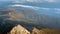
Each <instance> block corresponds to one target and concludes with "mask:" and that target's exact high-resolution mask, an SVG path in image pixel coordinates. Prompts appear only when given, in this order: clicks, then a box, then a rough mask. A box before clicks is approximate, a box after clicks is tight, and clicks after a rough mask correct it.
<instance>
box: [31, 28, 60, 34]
mask: <svg viewBox="0 0 60 34" xmlns="http://www.w3.org/2000/svg"><path fill="white" fill-rule="evenodd" d="M32 34H60V30H57V29H48V28H45V29H41V30H40V29H37V28H34V29H33V30H32Z"/></svg>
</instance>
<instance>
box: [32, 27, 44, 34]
mask: <svg viewBox="0 0 60 34" xmlns="http://www.w3.org/2000/svg"><path fill="white" fill-rule="evenodd" d="M32 34H45V33H44V31H42V30H39V29H37V28H34V29H33V30H32Z"/></svg>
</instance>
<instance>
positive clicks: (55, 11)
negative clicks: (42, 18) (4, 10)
mask: <svg viewBox="0 0 60 34" xmlns="http://www.w3.org/2000/svg"><path fill="white" fill-rule="evenodd" d="M0 1H14V2H26V1H27V2H33V3H34V2H36V3H47V4H43V5H42V4H41V5H42V7H41V6H40V7H38V6H37V7H33V6H25V5H24V7H28V8H29V7H30V8H31V7H32V9H36V10H37V12H38V13H45V14H47V13H48V14H50V15H58V16H60V0H0ZM49 3H51V4H49ZM53 3H54V4H53ZM16 6H17V5H16ZM19 6H23V5H19Z"/></svg>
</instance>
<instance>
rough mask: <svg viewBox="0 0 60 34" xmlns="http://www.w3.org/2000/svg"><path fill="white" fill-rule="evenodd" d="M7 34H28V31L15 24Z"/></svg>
mask: <svg viewBox="0 0 60 34" xmlns="http://www.w3.org/2000/svg"><path fill="white" fill-rule="evenodd" d="M9 34H30V32H29V31H28V30H27V29H25V28H24V27H22V26H21V25H17V26H15V27H14V28H13V29H12V30H11V31H10V33H9Z"/></svg>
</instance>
